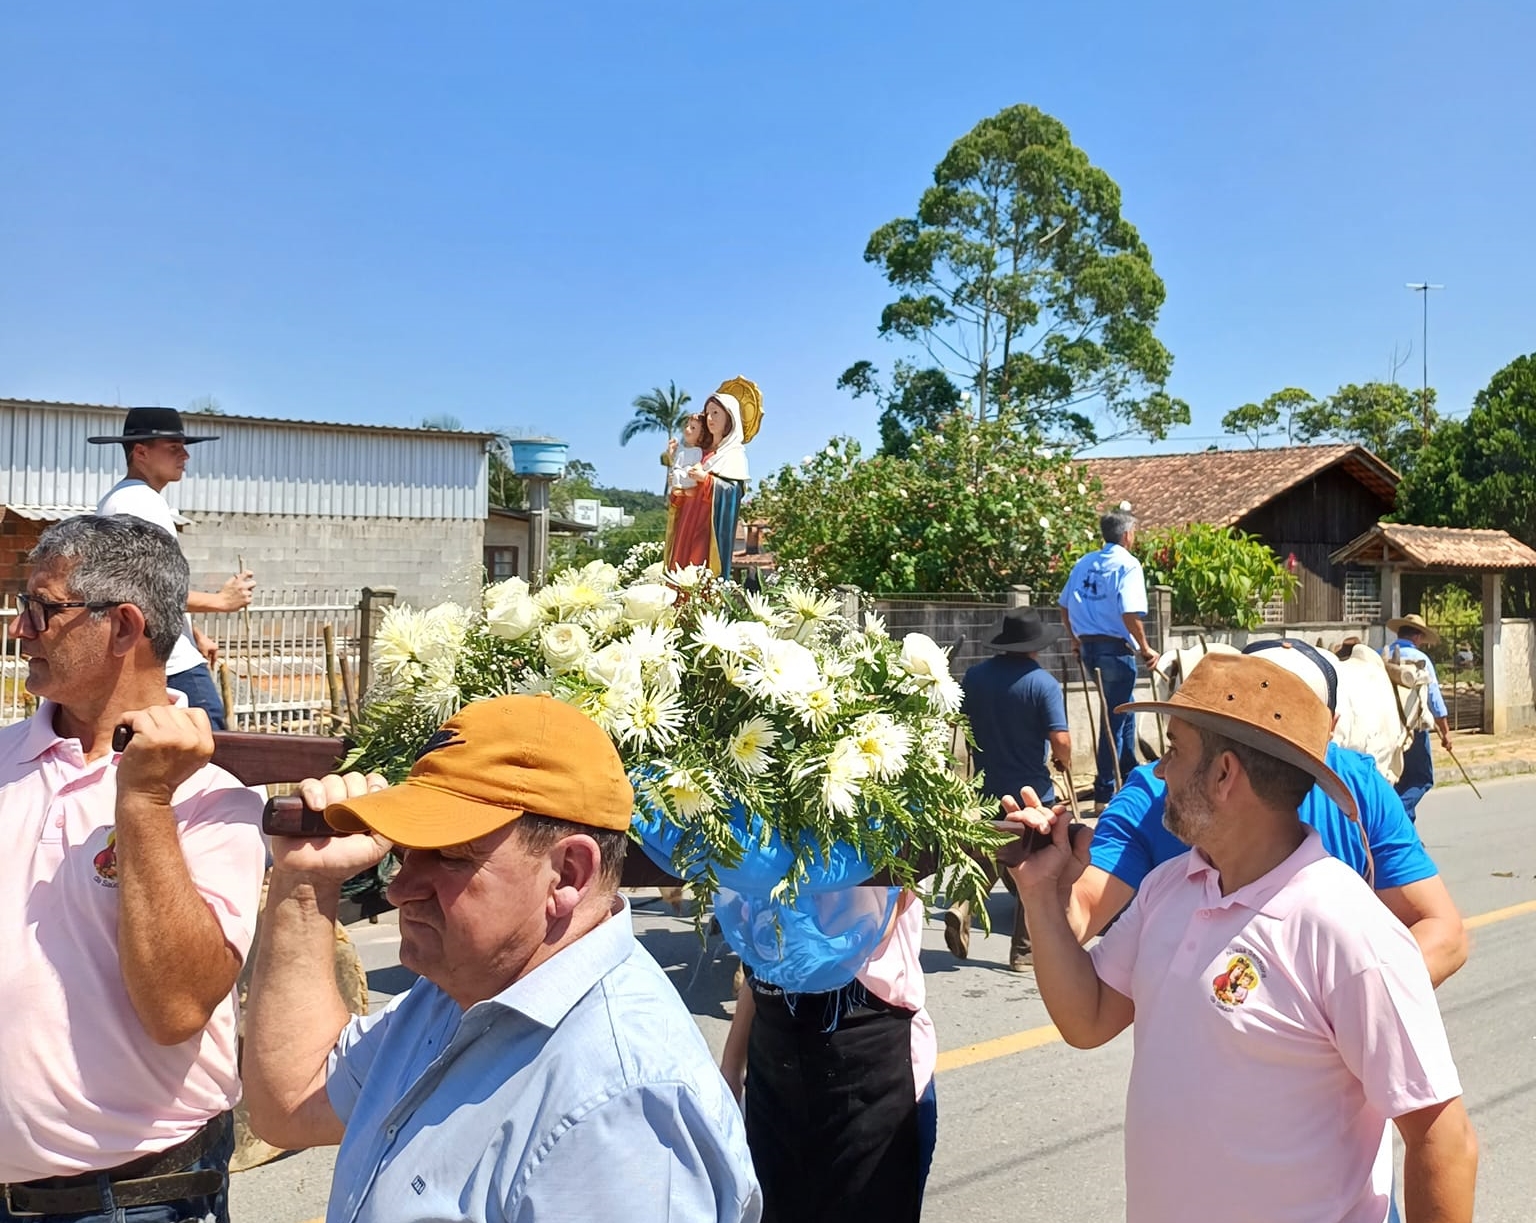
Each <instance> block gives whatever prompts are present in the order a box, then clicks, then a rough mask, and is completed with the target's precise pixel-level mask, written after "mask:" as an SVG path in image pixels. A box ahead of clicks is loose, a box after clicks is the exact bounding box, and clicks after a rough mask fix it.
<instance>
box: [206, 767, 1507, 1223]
mask: <svg viewBox="0 0 1536 1223" xmlns="http://www.w3.org/2000/svg"><path fill="white" fill-rule="evenodd" d="M1481 789H1482V791H1483V795H1484V801H1483V802H1478V801H1477V800H1476V799H1475V798H1474V797H1473V795H1472V793H1471V791H1470V790H1468V789H1467V788H1466V787H1465V786H1456V787H1453V788H1451V787H1447V788H1442V789H1438V790H1436V791H1434V792H1433V793H1431V795H1430V796H1429V798H1428V799H1426V800H1425V802H1424V803H1423V804H1422V805H1421V806H1420V808H1419V812H1420V821H1419V828H1420V833H1421V835H1422V836H1423V837H1424V839H1425V844H1426V845H1427V847H1428V848H1429V851H1430V853H1431V854H1432V855H1433V857H1434V858H1435V861H1436V862H1437V863H1438V864H1439V866H1440V870H1441V873H1442V875H1443V876H1444V877H1445V880H1446V883H1447V885H1448V886H1449V887H1450V889H1451V894H1452V895H1453V896H1454V897H1455V898H1456V901H1457V904H1458V905H1459V906H1460V908H1461V911H1462V913H1463V914H1464V915H1465V916H1466V917H1467V918H1468V919H1469V921H1470V924H1472V926H1473V932H1472V933H1473V940H1474V941H1473V950H1472V956H1471V959H1470V960H1469V962H1468V963H1467V965H1466V967H1464V968H1463V969H1462V970H1461V971H1460V972H1459V973H1458V974H1457V975H1456V976H1455V977H1453V978H1452V979H1451V980H1450V981H1448V982H1447V983H1446V984H1445V985H1443V986H1442V987H1441V989H1440V991H1439V1000H1440V1007H1441V1011H1442V1013H1443V1014H1444V1016H1445V1021H1446V1025H1447V1028H1448V1029H1449V1031H1450V1035H1451V1043H1452V1048H1453V1050H1454V1051H1455V1054H1456V1060H1457V1066H1458V1068H1459V1070H1460V1073H1461V1079H1462V1084H1463V1087H1464V1089H1465V1092H1466V1101H1467V1105H1468V1108H1469V1109H1470V1111H1471V1114H1472V1119H1473V1123H1474V1124H1475V1125H1476V1127H1477V1130H1478V1136H1479V1139H1480V1141H1481V1146H1482V1163H1481V1169H1480V1172H1479V1177H1478V1195H1477V1196H1478V1206H1477V1215H1476V1217H1477V1220H1478V1221H1479V1223H1529V1220H1530V1219H1531V1217H1532V1205H1531V1204H1532V1203H1533V1202H1536V1158H1533V1152H1536V984H1533V982H1532V979H1531V978H1532V970H1533V967H1536V957H1533V954H1532V944H1533V940H1536V836H1533V835H1532V834H1533V825H1536V814H1533V812H1536V778H1510V779H1507V780H1501V781H1486V782H1483V783H1481ZM634 899H635V902H636V906H635V912H636V927H637V931H638V932H639V934H640V937H641V940H642V941H643V943H644V944H645V946H646V947H647V948H648V949H649V950H650V951H651V953H652V954H653V955H655V956H656V958H657V959H658V960H659V961H660V963H661V964H662V965H663V966H664V967H665V968H666V969H667V970H668V972H669V974H670V975H671V976H672V978H673V980H674V981H676V983H677V985H678V988H679V990H680V991H681V992H682V993H683V996H684V998H685V999H686V1001H687V1002H688V1004H689V1006H690V1008H691V1009H692V1011H693V1013H694V1015H695V1016H696V1017H697V1019H698V1022H699V1026H700V1028H701V1029H702V1030H703V1031H704V1034H705V1036H706V1038H707V1039H708V1040H709V1042H710V1045H711V1046H712V1047H713V1048H714V1049H715V1050H716V1051H717V1052H718V1050H719V1049H720V1047H721V1045H722V1044H723V1042H724V1038H725V1032H726V1028H727V1026H728V1023H729V1014H730V1004H729V1003H728V1001H727V998H728V995H729V991H730V978H731V974H732V972H733V971H734V968H735V961H734V959H733V958H732V957H730V956H729V955H722V954H720V953H719V952H718V951H717V949H716V948H714V947H711V948H709V949H708V951H707V952H704V951H701V948H700V944H699V941H698V939H697V937H696V936H695V935H694V933H693V927H692V924H691V922H689V921H686V920H682V919H679V918H676V917H674V916H672V914H671V911H670V910H669V909H666V908H665V907H664V906H662V905H661V904H660V902H659V901H654V900H649V899H646V898H644V896H643V895H641V896H637V897H635V898H634ZM993 899H994V902H995V905H994V914H995V918H996V919H1000V924H1002V925H1003V929H1004V933H1002V934H995V935H993V936H992V937H990V938H983V937H982V936H981V932H980V931H979V930H978V931H976V932H975V936H974V937H973V939H972V943H971V959H970V960H969V961H968V962H961V961H957V960H956V959H954V958H953V957H952V956H951V955H950V954H949V952H948V951H946V950H945V948H944V941H943V937H942V929H941V927H940V925H939V923H938V922H937V921H936V920H935V921H933V922H931V923H930V924H929V927H928V932H927V935H926V937H925V939H924V950H923V966H924V969H925V970H926V973H927V977H928V988H929V1009H930V1011H931V1012H932V1014H933V1017H934V1021H935V1023H936V1024H937V1026H938V1032H939V1047H940V1049H941V1050H942V1051H943V1052H942V1053H941V1054H940V1061H939V1077H938V1099H939V1146H938V1152H937V1155H936V1157H935V1161H934V1169H933V1174H932V1178H931V1180H930V1182H929V1188H928V1199H927V1207H926V1211H925V1215H926V1217H927V1218H929V1219H933V1220H939V1221H941V1223H942V1221H948V1220H955V1221H959V1220H965V1221H966V1223H989V1221H991V1220H1007V1221H1008V1223H1019V1221H1023V1220H1031V1219H1039V1220H1051V1221H1052V1223H1056V1221H1070V1223H1101V1221H1102V1223H1111V1221H1113V1220H1118V1219H1121V1218H1123V1217H1124V1204H1125V1203H1124V1183H1123V1180H1122V1176H1121V1134H1120V1124H1121V1110H1122V1103H1123V1100H1124V1092H1125V1083H1126V1077H1127V1074H1128V1072H1129V1069H1130V1058H1131V1042H1130V1036H1129V1034H1128V1033H1127V1034H1126V1035H1123V1036H1121V1037H1120V1038H1119V1039H1117V1040H1115V1041H1114V1042H1112V1043H1111V1044H1109V1045H1107V1046H1105V1047H1104V1048H1102V1049H1098V1050H1094V1051H1092V1052H1081V1051H1078V1050H1073V1049H1069V1048H1067V1047H1066V1046H1065V1045H1063V1044H1062V1043H1061V1042H1060V1041H1059V1040H1057V1039H1056V1038H1055V1035H1054V1030H1053V1029H1051V1028H1050V1027H1049V1023H1050V1021H1049V1019H1048V1018H1047V1016H1046V1013H1045V1008H1044V1006H1043V1005H1042V1004H1041V1002H1040V997H1039V994H1038V992H1037V991H1036V989H1035V987H1034V979H1033V977H1032V976H1031V975H1030V974H1028V973H1024V974H1015V973H1010V972H1008V971H1007V969H1006V967H1005V966H1006V964H1007V959H1008V942H1007V937H1006V921H1007V920H1008V919H1007V915H1006V900H1007V898H1006V897H1005V896H1004V895H1003V894H1002V893H1001V892H999V893H998V894H996V895H995V896H994V898H993ZM352 934H353V938H354V940H355V941H356V942H357V943H358V945H359V948H360V951H361V954H362V955H363V958H364V963H365V965H366V966H367V967H368V969H369V970H370V971H369V980H370V988H371V989H372V991H373V993H374V995H375V1000H376V1001H381V1000H382V999H383V998H384V997H386V996H387V995H390V994H394V993H397V992H399V991H401V990H403V989H405V988H407V987H408V986H409V981H410V975H409V974H408V973H406V972H405V970H403V969H401V968H400V967H399V965H398V963H397V962H396V960H395V958H394V951H395V935H394V927H393V925H392V924H391V923H390V922H388V921H387V920H381V921H380V923H379V924H378V925H376V926H368V925H358V926H354V927H353V928H352ZM331 1164H332V1152H331V1151H330V1150H315V1151H306V1152H302V1153H299V1154H296V1155H291V1156H288V1157H286V1158H284V1159H281V1160H279V1161H277V1162H275V1163H272V1164H269V1165H267V1166H266V1167H263V1168H258V1169H255V1170H253V1171H250V1172H244V1173H241V1174H239V1175H237V1176H236V1177H235V1180H234V1188H233V1196H232V1206H231V1212H232V1217H233V1218H234V1220H235V1223H307V1221H308V1220H312V1219H317V1218H319V1217H321V1216H323V1215H324V1213H325V1201H326V1196H327V1193H328V1190H329V1187H330V1173H331ZM1192 1191H1193V1192H1198V1188H1197V1187H1192ZM1199 1213H1200V1212H1199V1211H1194V1212H1192V1215H1191V1217H1198V1215H1199Z"/></svg>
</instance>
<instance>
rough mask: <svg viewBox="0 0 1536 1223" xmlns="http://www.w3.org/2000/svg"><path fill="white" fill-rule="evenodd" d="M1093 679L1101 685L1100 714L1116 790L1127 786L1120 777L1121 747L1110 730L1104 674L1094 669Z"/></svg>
mask: <svg viewBox="0 0 1536 1223" xmlns="http://www.w3.org/2000/svg"><path fill="white" fill-rule="evenodd" d="M1093 678H1094V679H1095V680H1096V681H1097V682H1098V685H1099V712H1100V713H1101V714H1103V716H1104V738H1105V739H1107V740H1108V741H1109V758H1110V759H1111V760H1112V761H1114V765H1115V789H1117V790H1118V789H1120V788H1121V787H1122V786H1124V785H1125V778H1124V777H1122V776H1120V745H1119V744H1118V743H1116V742H1115V732H1114V731H1113V730H1111V729H1110V722H1109V699H1108V698H1107V697H1106V696H1105V695H1104V672H1102V671H1100V670H1099V669H1098V668H1097V667H1095V668H1094V669H1093Z"/></svg>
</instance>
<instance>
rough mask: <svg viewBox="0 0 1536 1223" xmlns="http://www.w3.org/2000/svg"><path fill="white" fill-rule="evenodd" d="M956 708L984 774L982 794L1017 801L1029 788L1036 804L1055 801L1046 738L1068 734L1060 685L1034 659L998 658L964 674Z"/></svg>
mask: <svg viewBox="0 0 1536 1223" xmlns="http://www.w3.org/2000/svg"><path fill="white" fill-rule="evenodd" d="M960 686H961V688H963V689H964V690H965V703H964V704H963V705H962V706H961V709H962V710H963V711H964V713H965V716H966V717H967V718H968V719H969V720H970V723H971V733H972V735H974V736H975V738H976V767H977V768H978V769H981V770H985V776H984V777H983V779H982V790H983V792H984V793H986V794H987V795H988V796H990V797H992V798H1002V797H1003V796H1004V795H1005V794H1011V795H1013V797H1015V798H1017V797H1018V795H1019V791H1020V790H1021V789H1022V788H1023V787H1024V786H1031V787H1033V789H1034V791H1035V793H1036V794H1038V795H1039V796H1040V801H1041V802H1043V803H1046V804H1050V803H1053V802H1055V801H1056V791H1055V789H1054V788H1053V787H1052V785H1051V774H1050V770H1049V769H1048V768H1047V767H1046V763H1045V762H1046V758H1047V756H1048V755H1049V752H1050V746H1051V745H1050V740H1049V738H1048V736H1049V734H1050V732H1051V731H1053V730H1066V729H1067V705H1066V701H1065V700H1064V699H1063V698H1062V694H1061V685H1060V684H1058V683H1057V682H1056V681H1055V679H1054V678H1052V676H1051V673H1050V672H1049V671H1047V670H1045V668H1044V667H1042V666H1041V665H1040V664H1039V663H1038V662H1036V661H1035V660H1034V659H1033V658H1025V657H1023V656H1020V655H1009V654H998V655H996V656H995V657H993V658H987V659H983V660H982V661H981V662H979V663H977V664H976V665H975V666H973V667H971V668H970V669H969V670H968V671H966V673H965V676H964V678H962V679H961V681H960Z"/></svg>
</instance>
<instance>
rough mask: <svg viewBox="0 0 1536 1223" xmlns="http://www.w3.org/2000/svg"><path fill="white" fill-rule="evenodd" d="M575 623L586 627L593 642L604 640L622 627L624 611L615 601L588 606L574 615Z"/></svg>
mask: <svg viewBox="0 0 1536 1223" xmlns="http://www.w3.org/2000/svg"><path fill="white" fill-rule="evenodd" d="M575 623H577V624H579V625H581V627H582V628H584V629H586V630H587V634H588V635H589V636H590V637H591V638H592V640H593V641H594V642H597V641H606V640H607V639H609V638H610V637H612V636H613V635H614V634H615V633H617V632H618V631H619V630H620V629H621V628H623V627H624V613H623V612H622V611H621V610H620V609H619V606H618V604H616V603H611V602H610V603H603V604H601V605H600V606H598V607H589V608H588V609H587V610H586V611H584V612H582V613H581V614H580V615H579V616H577V617H576V620H575Z"/></svg>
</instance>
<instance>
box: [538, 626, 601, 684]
mask: <svg viewBox="0 0 1536 1223" xmlns="http://www.w3.org/2000/svg"><path fill="white" fill-rule="evenodd" d="M540 645H541V646H542V647H543V649H544V661H545V662H547V663H549V665H550V667H552V668H553V669H554V670H555V671H556V672H560V673H564V672H566V671H571V670H574V669H575V668H576V667H577V666H578V665H579V664H580V663H581V662H582V660H583V659H585V658H586V656H587V655H588V654H590V653H591V652H592V639H591V638H590V637H588V636H587V630H586V629H584V628H582V627H581V625H579V624H551V625H550V626H549V627H548V628H547V629H545V630H544V636H543V638H542V639H541V641H540Z"/></svg>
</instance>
